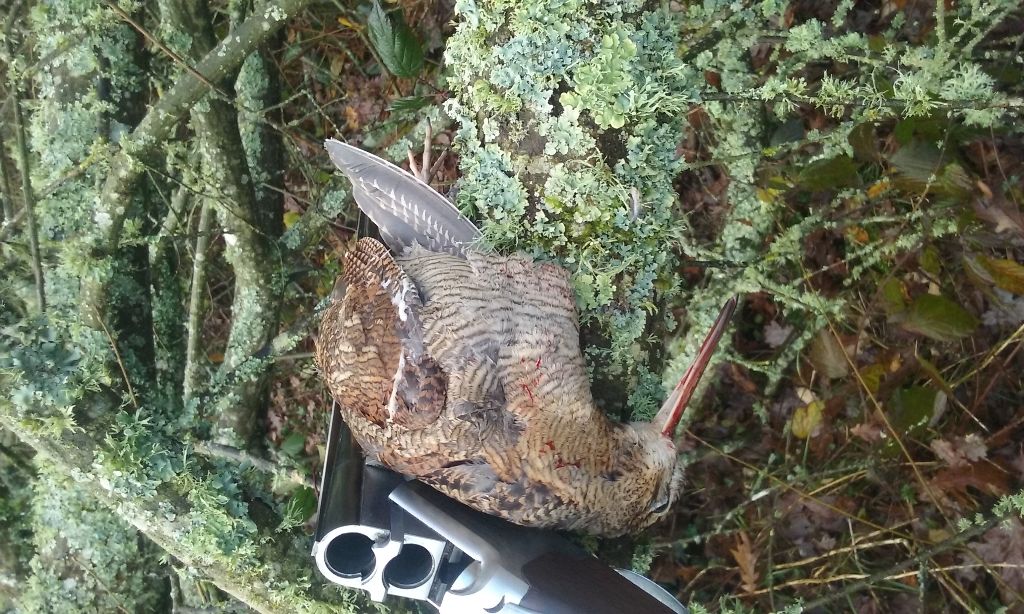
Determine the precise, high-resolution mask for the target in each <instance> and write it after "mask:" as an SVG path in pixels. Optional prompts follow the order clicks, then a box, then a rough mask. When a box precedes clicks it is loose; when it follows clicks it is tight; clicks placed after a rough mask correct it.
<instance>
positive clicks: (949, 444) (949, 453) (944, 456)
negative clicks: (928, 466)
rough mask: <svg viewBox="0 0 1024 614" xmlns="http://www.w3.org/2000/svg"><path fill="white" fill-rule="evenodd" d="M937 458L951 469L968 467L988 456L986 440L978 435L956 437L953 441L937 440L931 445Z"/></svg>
mask: <svg viewBox="0 0 1024 614" xmlns="http://www.w3.org/2000/svg"><path fill="white" fill-rule="evenodd" d="M931 449H932V451H933V452H935V456H937V457H939V459H941V460H942V461H943V462H944V463H946V464H947V465H949V466H950V467H967V466H969V465H971V464H972V463H975V462H977V461H979V460H983V459H984V458H986V457H987V456H988V447H987V446H986V445H985V440H984V439H982V438H981V437H980V436H979V435H977V434H976V433H971V434H970V435H968V436H966V437H954V438H953V441H947V440H945V439H935V440H933V441H932V443H931Z"/></svg>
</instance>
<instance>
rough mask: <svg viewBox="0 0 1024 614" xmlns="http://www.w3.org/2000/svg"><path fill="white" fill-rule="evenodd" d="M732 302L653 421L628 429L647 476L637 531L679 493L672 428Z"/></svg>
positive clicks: (680, 483) (679, 468)
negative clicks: (644, 498)
mask: <svg viewBox="0 0 1024 614" xmlns="http://www.w3.org/2000/svg"><path fill="white" fill-rule="evenodd" d="M736 302H737V301H736V299H735V298H731V299H729V300H728V301H726V303H725V305H723V306H722V310H721V312H719V314H718V318H717V319H716V320H715V323H714V325H713V326H712V327H711V330H710V331H709V332H708V335H707V337H705V339H704V342H703V343H701V345H700V348H699V349H698V351H697V357H696V358H695V359H694V361H693V363H692V364H691V365H690V367H689V368H688V369H687V370H686V373H685V374H683V377H682V378H681V379H680V380H679V383H678V384H676V387H675V388H674V389H673V390H672V393H671V394H669V396H668V398H667V399H666V400H665V403H664V404H663V405H662V406H661V409H659V410H658V413H657V414H656V415H655V417H654V420H652V421H651V422H645V423H634V424H633V425H631V426H632V427H633V430H634V432H636V434H637V437H638V438H639V439H640V440H641V441H639V442H637V443H639V444H640V446H639V447H640V448H641V449H643V450H644V454H645V455H646V458H644V459H643V461H642V463H641V466H643V467H644V471H645V472H646V473H647V474H648V475H646V476H639V477H641V479H642V480H643V481H645V482H646V483H647V485H648V488H649V489H650V490H649V492H650V497H649V498H648V499H647V500H646V507H645V508H644V509H642V510H640V513H639V514H638V515H637V520H636V526H637V528H638V529H642V528H644V527H648V526H650V525H652V524H654V523H655V522H657V521H658V520H660V519H661V518H663V517H664V516H665V515H666V514H667V513H668V511H669V510H670V509H672V505H673V504H674V503H675V502H676V500H677V499H678V498H679V495H680V493H681V492H682V486H683V466H682V464H681V463H678V462H677V455H676V445H675V431H676V427H677V426H678V425H679V419H680V418H681V417H682V415H683V410H684V409H685V408H686V405H687V403H689V402H690V399H691V398H692V397H693V393H694V391H695V390H696V388H697V383H698V382H699V381H700V378H701V376H702V375H703V374H704V371H705V369H707V366H708V363H709V362H710V360H711V355H712V354H714V351H715V348H716V347H717V346H718V342H719V341H720V340H721V338H722V335H723V334H724V333H725V329H726V327H727V326H728V324H729V320H730V319H731V318H732V314H733V312H734V311H735V310H736Z"/></svg>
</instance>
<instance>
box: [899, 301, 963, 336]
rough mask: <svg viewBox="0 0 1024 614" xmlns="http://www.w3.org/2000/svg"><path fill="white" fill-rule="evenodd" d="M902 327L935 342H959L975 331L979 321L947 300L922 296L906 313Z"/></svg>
mask: <svg viewBox="0 0 1024 614" xmlns="http://www.w3.org/2000/svg"><path fill="white" fill-rule="evenodd" d="M902 325H903V328H905V329H907V330H909V331H911V332H915V333H918V334H921V335H924V336H925V337H928V338H929V339H934V340H936V341H956V340H957V339H960V338H962V337H966V336H967V335H970V334H971V333H972V332H974V329H975V328H977V327H978V319H977V318H975V317H974V316H973V315H971V314H970V313H968V312H967V310H965V309H964V308H963V307H961V306H960V305H957V304H956V303H954V302H953V301H951V300H949V299H948V298H945V297H942V296H935V295H933V294H922V295H921V296H919V297H917V298H915V299H914V302H913V303H911V305H910V307H909V308H908V309H907V311H906V313H904V314H903V321H902Z"/></svg>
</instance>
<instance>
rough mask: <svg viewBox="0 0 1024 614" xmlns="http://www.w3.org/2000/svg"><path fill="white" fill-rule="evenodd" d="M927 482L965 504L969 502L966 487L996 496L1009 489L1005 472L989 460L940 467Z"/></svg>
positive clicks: (1008, 481)
mask: <svg viewBox="0 0 1024 614" xmlns="http://www.w3.org/2000/svg"><path fill="white" fill-rule="evenodd" d="M929 484H930V486H931V488H932V489H935V490H938V491H939V492H941V493H942V494H943V495H944V496H946V497H948V498H950V499H953V500H957V501H960V502H961V503H965V504H969V503H970V495H969V493H968V491H967V489H968V488H974V489H976V490H978V491H980V492H982V493H985V494H987V495H996V496H998V495H1005V494H1006V493H1007V492H1008V491H1009V489H1010V479H1009V476H1008V475H1007V473H1006V472H1005V471H1003V470H1002V469H1001V468H1000V467H999V466H997V465H995V464H993V463H991V462H989V461H981V462H978V463H974V464H971V465H965V466H962V467H950V468H948V469H942V470H940V471H939V472H938V473H936V474H935V477H933V478H932V479H931V480H929Z"/></svg>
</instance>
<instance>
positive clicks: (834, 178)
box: [797, 156, 861, 190]
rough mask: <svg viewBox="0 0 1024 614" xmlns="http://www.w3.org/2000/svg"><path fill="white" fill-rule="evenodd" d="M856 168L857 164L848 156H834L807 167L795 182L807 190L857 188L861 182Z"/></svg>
mask: <svg viewBox="0 0 1024 614" xmlns="http://www.w3.org/2000/svg"><path fill="white" fill-rule="evenodd" d="M857 168H858V166H857V163H856V162H854V161H853V159H851V158H850V157H849V156H836V157H835V158H830V159H828V160H819V161H817V162H814V163H813V164H811V165H809V166H807V167H806V168H804V169H803V170H801V171H800V176H799V178H798V179H797V181H798V183H799V185H800V187H802V188H805V189H808V190H832V189H838V188H848V187H858V186H860V184H861V180H860V175H858V174H857Z"/></svg>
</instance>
